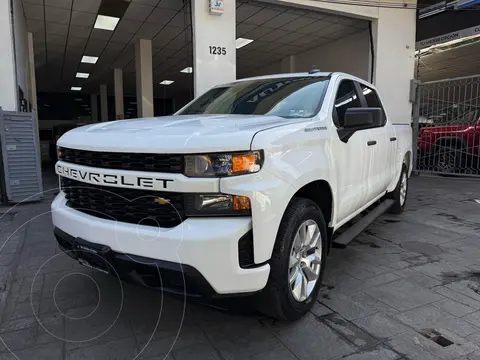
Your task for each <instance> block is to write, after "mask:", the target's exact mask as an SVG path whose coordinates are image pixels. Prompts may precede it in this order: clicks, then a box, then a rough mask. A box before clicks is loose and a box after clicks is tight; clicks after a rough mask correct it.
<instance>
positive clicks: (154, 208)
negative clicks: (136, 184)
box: [61, 177, 186, 228]
mask: <svg viewBox="0 0 480 360" xmlns="http://www.w3.org/2000/svg"><path fill="white" fill-rule="evenodd" d="M61 186H62V190H63V191H64V192H65V196H66V199H67V206H68V207H71V208H73V209H75V210H78V211H81V212H83V213H86V214H89V215H92V216H95V217H99V218H103V219H109V220H117V221H120V222H126V223H130V224H139V225H146V226H156V227H163V228H171V227H174V226H177V225H179V224H181V223H182V222H183V221H184V220H185V219H186V216H185V211H184V195H183V194H182V193H174V192H160V191H151V190H139V189H128V188H119V187H110V186H98V185H92V184H86V183H82V182H80V181H76V180H72V179H69V178H65V177H61ZM158 197H162V198H164V199H168V200H169V201H170V203H167V204H163V205H160V204H158V203H156V202H155V199H156V198H158Z"/></svg>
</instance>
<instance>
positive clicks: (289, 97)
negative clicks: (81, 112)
mask: <svg viewBox="0 0 480 360" xmlns="http://www.w3.org/2000/svg"><path fill="white" fill-rule="evenodd" d="M411 145H412V136H411V128H410V126H409V125H408V124H407V125H393V124H392V121H391V118H390V115H389V114H388V111H387V109H385V108H384V107H383V105H382V102H381V97H380V95H379V94H378V92H377V90H376V89H375V87H374V86H373V85H371V84H369V83H367V82H365V81H363V80H361V79H359V78H356V77H353V76H350V75H347V74H343V73H321V72H318V71H312V72H310V73H295V74H284V75H271V76H263V77H255V78H249V79H242V80H238V81H234V82H232V83H229V84H225V85H221V86H217V87H215V88H213V89H211V90H209V91H208V92H206V93H205V94H203V95H201V96H200V97H198V98H196V99H194V100H193V101H192V102H190V103H189V104H187V105H186V106H185V107H184V108H182V109H181V110H179V111H178V112H177V113H176V114H175V115H173V116H166V117H158V118H148V119H136V120H123V121H113V122H105V123H97V124H94V125H88V126H83V127H80V128H76V129H73V130H71V131H69V132H67V133H66V134H64V135H63V136H62V137H61V138H60V139H59V140H58V162H57V163H56V165H55V169H56V173H57V174H58V176H59V177H60V186H61V191H60V192H59V194H58V196H57V197H56V199H55V200H54V201H53V203H52V205H51V209H52V218H53V224H54V232H55V235H56V238H57V241H58V244H59V246H60V247H61V248H62V249H63V250H64V251H66V252H67V253H68V254H69V255H70V256H71V257H73V258H74V259H77V260H78V261H80V262H81V263H82V264H83V265H85V266H88V267H90V268H93V269H95V270H98V271H101V272H104V273H110V274H113V275H115V276H118V277H119V278H120V279H123V280H125V281H132V282H135V283H137V284H141V285H144V286H147V287H150V288H155V289H159V290H163V291H166V292H171V293H176V294H180V295H187V296H192V297H200V298H202V299H204V298H208V299H213V298H218V297H232V296H238V295H252V298H254V299H256V301H257V302H258V308H259V309H260V310H261V311H263V312H265V313H266V314H268V315H270V316H272V317H274V318H278V319H287V320H294V319H298V318H300V317H301V316H302V315H303V314H305V313H306V312H307V311H308V310H309V309H310V308H311V307H312V305H313V304H314V302H315V299H316V297H317V294H318V291H319V289H320V287H321V279H322V274H323V271H324V268H325V264H326V256H327V254H328V252H329V249H330V247H331V246H332V243H333V242H338V243H339V244H340V245H341V244H346V243H347V242H348V241H349V239H347V237H349V238H350V239H351V238H353V237H354V236H355V234H358V233H359V231H361V229H363V228H364V227H365V226H366V225H365V224H366V223H367V222H368V221H364V220H365V219H363V220H360V221H357V222H356V224H355V225H352V226H353V227H355V229H353V228H349V229H347V230H346V231H343V232H341V235H340V236H338V234H340V231H338V230H340V229H342V228H343V229H344V226H345V225H348V224H351V223H352V219H354V218H358V216H360V215H362V214H365V213H366V211H367V210H368V209H371V211H369V212H368V214H367V215H365V216H366V218H367V217H368V216H370V217H371V218H373V217H376V216H378V215H379V213H380V212H384V211H386V210H387V209H388V210H389V211H390V212H393V213H401V212H402V211H403V208H404V206H405V201H406V196H407V186H408V178H409V176H410V173H411V169H412V162H411V158H412V151H411ZM372 214H373V215H374V216H373V217H372ZM362 216H363V215H362ZM352 229H353V230H352ZM344 230H345V229H344ZM335 234H337V237H335Z"/></svg>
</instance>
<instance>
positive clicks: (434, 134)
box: [418, 111, 480, 174]
mask: <svg viewBox="0 0 480 360" xmlns="http://www.w3.org/2000/svg"><path fill="white" fill-rule="evenodd" d="M418 162H419V169H421V170H429V171H437V172H443V173H455V172H457V173H458V172H462V173H470V174H480V111H475V113H474V117H473V121H471V122H470V124H469V125H449V126H432V127H423V128H421V129H420V131H419V133H418Z"/></svg>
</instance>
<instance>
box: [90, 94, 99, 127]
mask: <svg viewBox="0 0 480 360" xmlns="http://www.w3.org/2000/svg"><path fill="white" fill-rule="evenodd" d="M90 110H91V111H92V121H93V122H97V121H98V100H97V94H90Z"/></svg>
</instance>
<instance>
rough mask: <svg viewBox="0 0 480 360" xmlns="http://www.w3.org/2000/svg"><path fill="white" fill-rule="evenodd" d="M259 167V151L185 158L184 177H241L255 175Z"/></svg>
mask: <svg viewBox="0 0 480 360" xmlns="http://www.w3.org/2000/svg"><path fill="white" fill-rule="evenodd" d="M261 167H262V154H261V153H260V151H252V152H245V153H236V154H210V155H187V156H185V175H186V176H190V177H215V176H232V175H242V174H248V173H255V172H257V171H259V170H260V168H261Z"/></svg>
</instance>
